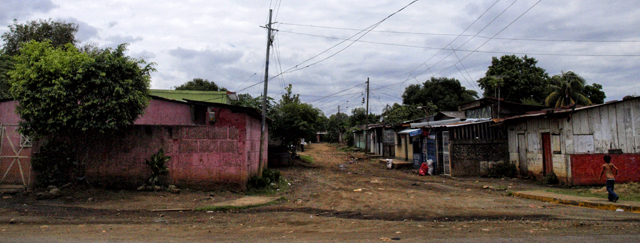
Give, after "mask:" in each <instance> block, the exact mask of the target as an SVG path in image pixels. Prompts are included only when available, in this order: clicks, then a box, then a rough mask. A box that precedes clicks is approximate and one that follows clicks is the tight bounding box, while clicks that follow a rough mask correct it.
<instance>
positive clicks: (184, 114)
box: [134, 99, 194, 125]
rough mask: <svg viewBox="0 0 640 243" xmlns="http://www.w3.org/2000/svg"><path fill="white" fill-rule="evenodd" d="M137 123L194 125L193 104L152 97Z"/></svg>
mask: <svg viewBox="0 0 640 243" xmlns="http://www.w3.org/2000/svg"><path fill="white" fill-rule="evenodd" d="M134 124H136V125H193V124H194V123H193V120H192V119H191V106H190V105H189V104H186V103H178V102H174V101H166V100H160V99H152V100H150V101H149V106H148V107H147V109H145V110H144V115H142V116H141V117H139V118H138V119H137V120H136V121H135V122H134Z"/></svg>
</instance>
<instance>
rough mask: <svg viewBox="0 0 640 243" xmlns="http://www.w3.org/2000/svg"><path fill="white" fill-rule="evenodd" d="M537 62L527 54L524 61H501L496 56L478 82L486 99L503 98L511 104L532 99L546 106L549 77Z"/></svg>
mask: <svg viewBox="0 0 640 243" xmlns="http://www.w3.org/2000/svg"><path fill="white" fill-rule="evenodd" d="M537 63H538V61H537V60H536V59H535V58H532V57H527V56H526V55H525V56H524V57H522V58H520V57H517V56H516V55H504V56H502V57H500V59H498V58H496V57H493V58H492V60H491V66H489V69H488V70H487V72H486V73H485V77H483V78H481V79H480V80H478V83H479V85H480V87H481V88H482V89H483V90H484V92H483V95H484V97H498V96H500V97H499V98H503V99H505V100H506V101H511V102H518V103H521V102H524V101H527V100H529V101H535V103H539V104H542V103H544V99H545V98H546V96H547V88H548V86H549V75H548V74H547V73H546V71H545V70H544V69H543V68H540V67H537V66H536V64H537ZM496 80H499V81H500V82H496ZM498 94H499V95H498Z"/></svg>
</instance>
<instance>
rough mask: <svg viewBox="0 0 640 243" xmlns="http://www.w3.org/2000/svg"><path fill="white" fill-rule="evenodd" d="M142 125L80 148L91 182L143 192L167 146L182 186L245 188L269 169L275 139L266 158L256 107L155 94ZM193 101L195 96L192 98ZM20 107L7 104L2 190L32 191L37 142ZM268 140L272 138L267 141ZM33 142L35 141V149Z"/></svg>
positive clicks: (1, 113) (173, 175)
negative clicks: (150, 163) (155, 158)
mask: <svg viewBox="0 0 640 243" xmlns="http://www.w3.org/2000/svg"><path fill="white" fill-rule="evenodd" d="M189 93H190V92H189ZM151 98H152V99H151V101H150V104H149V106H148V107H147V108H146V110H145V113H144V115H143V116H141V117H139V118H138V119H137V120H136V121H135V122H134V125H133V126H131V127H130V128H128V129H126V130H125V131H122V132H121V133H119V134H116V135H113V136H108V135H96V136H95V137H94V139H93V140H91V141H86V143H83V144H82V146H80V147H78V148H77V149H78V151H79V153H78V154H77V157H78V158H79V159H80V160H82V161H84V162H85V165H86V166H85V174H84V176H85V178H87V180H89V181H91V183H93V184H100V185H103V186H106V187H115V188H135V187H137V186H140V185H142V184H143V183H144V182H145V181H146V179H147V178H148V177H149V176H150V170H149V168H148V167H147V165H146V164H145V162H144V161H145V159H148V158H149V157H150V156H151V155H152V154H154V153H156V152H157V151H158V150H159V149H160V148H163V149H164V151H165V154H166V155H167V156H171V160H170V161H169V162H168V167H169V175H168V177H167V180H168V182H169V183H171V184H175V185H177V186H179V187H189V188H202V189H244V188H246V183H247V181H248V180H249V178H250V177H251V176H253V175H256V174H257V173H259V171H260V169H261V168H265V167H266V166H267V152H268V151H267V142H266V141H267V140H265V144H264V145H265V146H264V149H265V151H264V153H263V154H262V157H261V158H260V156H259V155H260V131H261V113H260V111H258V110H256V109H252V108H246V107H240V106H233V105H228V104H225V103H212V102H206V101H196V100H189V99H182V100H174V99H167V98H162V97H160V96H155V95H152V96H151ZM190 98H193V97H190ZM16 105H17V102H16V101H13V100H3V101H0V132H1V133H0V135H2V140H1V141H2V144H1V146H0V152H1V154H0V155H1V157H0V170H1V172H2V174H5V175H6V176H5V178H2V180H0V184H22V185H24V186H27V187H29V186H32V185H33V182H34V175H33V173H32V172H31V169H30V168H31V166H30V157H31V156H32V155H33V151H32V149H31V143H30V140H28V138H24V136H21V135H20V134H19V133H18V132H17V131H16V128H17V124H18V122H19V120H20V118H19V117H18V115H17V114H16V113H15V107H16ZM267 137H268V136H267ZM27 141H29V143H27Z"/></svg>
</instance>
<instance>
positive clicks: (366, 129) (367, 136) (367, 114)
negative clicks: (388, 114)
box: [364, 78, 369, 154]
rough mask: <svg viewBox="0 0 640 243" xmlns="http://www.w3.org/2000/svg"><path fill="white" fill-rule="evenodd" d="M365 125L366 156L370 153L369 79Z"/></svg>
mask: <svg viewBox="0 0 640 243" xmlns="http://www.w3.org/2000/svg"><path fill="white" fill-rule="evenodd" d="M364 119H365V122H366V123H365V125H364V134H365V136H364V137H365V138H364V154H367V153H369V78H367V109H366V113H365V114H364Z"/></svg>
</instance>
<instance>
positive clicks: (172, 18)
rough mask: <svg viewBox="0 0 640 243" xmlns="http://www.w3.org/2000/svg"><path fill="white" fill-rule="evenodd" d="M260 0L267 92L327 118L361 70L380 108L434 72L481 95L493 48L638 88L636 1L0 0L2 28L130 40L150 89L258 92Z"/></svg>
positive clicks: (613, 88)
mask: <svg viewBox="0 0 640 243" xmlns="http://www.w3.org/2000/svg"><path fill="white" fill-rule="evenodd" d="M412 2H414V3H412ZM404 7H406V8H404ZM269 9H273V12H274V14H273V19H274V22H276V23H275V24H274V25H273V26H274V28H276V29H277V30H278V31H277V32H275V34H274V35H275V39H274V42H273V48H272V52H271V55H270V65H269V77H270V81H269V96H272V97H274V98H276V100H278V99H279V97H280V95H281V94H282V93H283V90H284V87H285V86H287V85H288V84H292V85H293V92H294V93H299V94H301V99H302V100H303V101H304V102H308V103H311V104H313V105H314V106H315V107H318V108H320V109H322V110H323V111H324V112H325V114H326V115H327V116H328V115H330V114H333V113H335V112H337V110H338V106H340V109H341V111H342V112H345V111H350V110H351V109H353V108H356V107H362V106H363V104H362V100H363V97H364V94H365V93H364V90H365V81H366V80H367V78H369V79H370V82H371V84H370V85H371V86H370V89H371V93H370V100H371V101H370V110H371V111H372V112H375V113H378V114H379V113H380V112H381V111H382V108H383V107H384V105H386V104H393V103H401V102H402V98H401V95H402V93H403V91H404V89H405V87H406V86H408V85H410V84H416V83H421V82H424V81H425V80H427V79H429V78H430V77H432V76H436V77H451V78H456V79H458V80H460V82H461V83H462V85H464V86H465V87H466V88H467V89H472V90H476V91H479V93H481V91H480V90H479V88H478V86H477V82H476V81H477V80H478V79H480V78H482V77H483V76H484V73H485V72H486V70H487V67H488V66H489V65H490V63H491V58H492V57H500V56H502V55H510V54H515V55H518V56H524V55H525V54H527V55H528V56H530V57H534V58H536V59H537V60H538V66H539V67H542V68H544V69H546V70H547V73H548V74H549V75H555V74H559V73H560V72H561V71H574V72H576V73H578V74H580V75H581V76H583V77H584V78H585V79H586V80H587V82H588V83H589V84H591V83H599V84H602V85H603V86H604V91H605V93H606V95H607V99H606V100H607V101H608V100H615V99H622V97H624V96H625V95H640V82H639V80H638V77H639V76H640V37H639V36H638V35H639V34H640V32H639V31H638V29H639V27H640V2H638V1H633V0H628V1H600V0H574V1H564V0H563V1H549V0H546V1H539V0H515V1H514V0H498V1H496V0H483V1H462V0H449V1H436V0H430V1H427V0H420V1H412V0H392V1H391V0H389V1H386V0H385V1H383V0H377V1H372V0H351V1H343V0H322V1H319V0H305V1H291V0H251V1H248V0H234V1H228V0H227V1H222V0H190V1H175V0H173V1H165V0H153V1H152V0H92V1H79V0H2V4H0V33H3V32H5V31H7V30H8V26H9V25H11V24H12V22H13V19H17V21H18V22H19V23H24V22H26V21H29V20H37V19H49V18H51V19H53V20H63V21H67V22H75V23H77V24H79V26H80V31H79V32H78V33H77V38H78V39H79V40H80V41H81V42H82V43H88V42H92V43H95V44H97V45H99V46H100V47H115V46H117V45H118V44H121V43H129V44H130V45H129V52H128V54H129V55H130V56H133V57H136V58H143V59H145V60H146V61H149V62H154V63H156V64H157V65H156V69H157V72H155V73H153V75H152V76H153V78H152V83H151V86H152V88H155V89H171V88H173V87H175V86H178V85H180V84H182V83H184V82H186V81H189V80H191V79H193V78H203V79H208V80H210V81H214V82H216V83H217V84H219V85H221V86H223V87H226V88H228V89H229V90H232V91H238V92H239V93H249V94H251V95H253V96H257V95H259V94H260V93H262V89H263V86H262V84H260V82H261V81H262V80H263V79H264V71H265V67H264V66H265V64H264V63H265V57H266V42H267V37H266V35H267V34H266V30H265V29H264V28H261V27H260V26H264V25H265V24H266V23H267V22H268V15H269ZM394 13H395V14H394ZM390 15H392V16H391V17H389V16H390ZM281 73H282V74H281ZM279 74H280V75H279ZM349 113H350V112H349Z"/></svg>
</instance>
